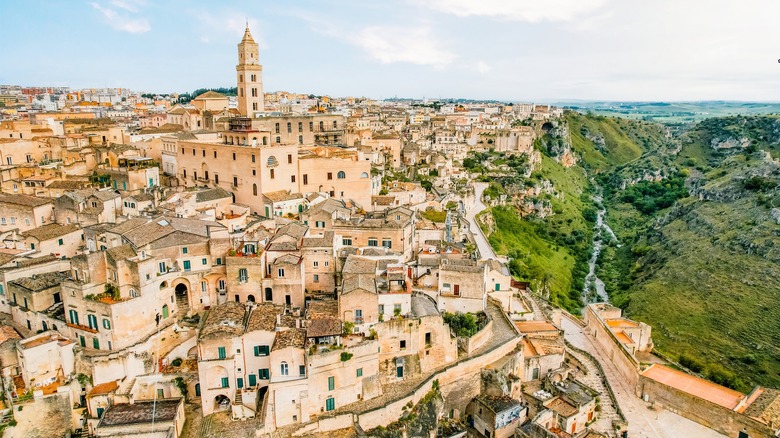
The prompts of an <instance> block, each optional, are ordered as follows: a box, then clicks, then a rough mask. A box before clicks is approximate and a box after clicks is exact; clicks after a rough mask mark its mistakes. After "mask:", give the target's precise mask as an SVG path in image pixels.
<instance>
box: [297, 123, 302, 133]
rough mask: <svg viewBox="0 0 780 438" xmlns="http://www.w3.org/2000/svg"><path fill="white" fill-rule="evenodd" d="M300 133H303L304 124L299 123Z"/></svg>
mask: <svg viewBox="0 0 780 438" xmlns="http://www.w3.org/2000/svg"><path fill="white" fill-rule="evenodd" d="M298 132H303V122H298Z"/></svg>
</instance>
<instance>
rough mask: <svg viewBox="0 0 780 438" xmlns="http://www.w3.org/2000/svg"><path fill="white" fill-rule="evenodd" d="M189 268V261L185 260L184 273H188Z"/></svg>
mask: <svg viewBox="0 0 780 438" xmlns="http://www.w3.org/2000/svg"><path fill="white" fill-rule="evenodd" d="M191 268H192V266H190V261H189V260H185V261H184V271H189V270H190V269H191Z"/></svg>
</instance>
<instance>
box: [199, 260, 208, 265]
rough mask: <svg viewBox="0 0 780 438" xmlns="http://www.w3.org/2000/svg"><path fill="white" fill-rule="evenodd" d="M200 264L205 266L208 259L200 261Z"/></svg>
mask: <svg viewBox="0 0 780 438" xmlns="http://www.w3.org/2000/svg"><path fill="white" fill-rule="evenodd" d="M200 262H201V264H203V265H206V264H208V262H209V259H200Z"/></svg>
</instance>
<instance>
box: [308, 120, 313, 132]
mask: <svg viewBox="0 0 780 438" xmlns="http://www.w3.org/2000/svg"><path fill="white" fill-rule="evenodd" d="M309 131H314V122H309Z"/></svg>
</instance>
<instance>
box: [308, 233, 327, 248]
mask: <svg viewBox="0 0 780 438" xmlns="http://www.w3.org/2000/svg"><path fill="white" fill-rule="evenodd" d="M332 246H333V231H326V232H324V233H323V235H322V237H304V238H303V247H304V248H323V247H328V248H330V247H332Z"/></svg>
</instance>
